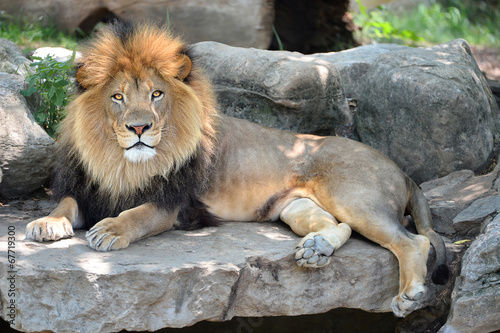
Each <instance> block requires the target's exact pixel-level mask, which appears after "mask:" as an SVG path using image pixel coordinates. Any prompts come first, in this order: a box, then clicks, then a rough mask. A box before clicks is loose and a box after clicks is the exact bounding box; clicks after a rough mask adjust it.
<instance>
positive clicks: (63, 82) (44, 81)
mask: <svg viewBox="0 0 500 333" xmlns="http://www.w3.org/2000/svg"><path fill="white" fill-rule="evenodd" d="M74 57H75V53H74V52H73V56H72V57H71V58H70V59H68V60H67V61H65V62H58V61H56V60H54V59H53V58H52V57H51V56H50V55H48V56H47V57H45V58H43V59H42V58H37V57H35V58H34V60H37V61H36V62H33V63H31V64H30V66H31V67H35V69H34V71H32V72H30V74H29V75H28V77H27V78H26V83H27V88H26V89H24V90H21V94H22V95H23V96H26V97H28V96H31V95H33V94H34V93H35V92H38V93H39V94H40V97H41V106H40V107H39V108H38V110H37V111H36V112H35V113H34V114H33V116H34V117H35V120H36V121H37V123H38V124H40V126H42V127H43V128H44V129H45V131H47V133H48V134H49V135H50V136H51V137H55V136H56V133H57V126H58V124H59V123H60V122H61V120H62V119H63V118H64V116H65V113H64V107H65V106H66V105H67V103H68V95H69V93H70V91H69V90H70V89H69V85H70V83H71V81H70V77H71V74H72V71H73V69H72V68H73V60H74Z"/></svg>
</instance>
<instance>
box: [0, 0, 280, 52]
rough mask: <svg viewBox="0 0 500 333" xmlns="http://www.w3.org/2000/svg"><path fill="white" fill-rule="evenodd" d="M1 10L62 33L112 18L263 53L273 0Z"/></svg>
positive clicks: (27, 5) (25, 4)
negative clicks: (157, 24)
mask: <svg viewBox="0 0 500 333" xmlns="http://www.w3.org/2000/svg"><path fill="white" fill-rule="evenodd" d="M0 8H2V10H3V11H5V12H7V13H9V14H12V15H16V16H17V15H19V10H20V9H21V8H22V9H23V10H22V13H23V14H25V15H33V16H37V15H40V16H43V17H47V18H48V19H51V20H53V22H54V23H55V24H56V25H57V26H58V27H59V28H61V29H64V30H67V31H70V32H73V31H75V30H76V29H77V28H79V29H82V30H83V31H84V32H91V31H92V29H93V28H94V26H95V25H96V24H97V23H99V22H100V21H102V20H105V21H106V20H110V19H113V18H114V17H120V18H132V17H133V18H134V19H138V20H141V19H148V20H156V21H162V22H167V21H168V23H169V25H170V26H172V27H173V28H174V29H175V31H176V32H177V33H179V34H181V35H183V36H184V38H185V39H186V40H187V41H189V42H190V43H194V42H199V41H206V40H214V41H218V42H222V43H226V44H229V45H235V46H242V47H258V48H267V47H268V46H269V44H270V43H271V37H272V24H273V19H274V1H273V0H258V1H245V0H235V1H231V2H230V3H228V2H227V1H226V0H216V1H206V0H184V1H177V0H155V1H147V2H143V1H135V0H119V1H117V0H99V1H79V0H66V1H37V2H33V1H31V0H18V1H11V0H0Z"/></svg>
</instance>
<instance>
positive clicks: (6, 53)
mask: <svg viewBox="0 0 500 333" xmlns="http://www.w3.org/2000/svg"><path fill="white" fill-rule="evenodd" d="M29 64H30V61H29V60H28V59H27V58H26V57H25V56H24V55H23V54H22V52H21V49H19V47H18V46H17V45H16V44H14V43H13V42H11V41H10V40H7V39H1V38H0V73H1V72H4V73H8V74H20V75H22V76H26V74H27V73H28V71H27V70H26V67H25V66H29Z"/></svg>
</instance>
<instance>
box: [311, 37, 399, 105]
mask: <svg viewBox="0 0 500 333" xmlns="http://www.w3.org/2000/svg"><path fill="white" fill-rule="evenodd" d="M406 49H407V47H406V46H402V45H397V44H372V45H365V46H360V47H356V48H352V49H349V50H345V51H341V52H328V53H317V54H313V55H311V56H312V57H315V58H318V59H321V60H325V61H328V62H331V63H332V64H334V65H335V67H337V69H338V71H339V73H340V77H341V79H342V86H343V88H344V93H345V95H346V96H347V97H350V98H360V97H361V95H360V93H361V89H362V86H363V85H364V82H365V80H366V74H367V73H368V71H369V70H370V68H371V67H372V65H373V64H374V63H375V60H376V59H377V57H378V56H380V55H382V54H386V53H389V52H395V51H400V50H406Z"/></svg>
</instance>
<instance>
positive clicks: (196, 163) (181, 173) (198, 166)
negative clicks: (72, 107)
mask: <svg viewBox="0 0 500 333" xmlns="http://www.w3.org/2000/svg"><path fill="white" fill-rule="evenodd" d="M59 156H60V158H59V159H58V160H59V161H61V162H60V163H59V164H57V165H56V167H55V170H54V178H53V179H54V181H53V186H52V193H53V199H55V200H57V201H59V200H61V199H62V198H64V197H65V196H71V197H73V198H74V199H75V200H76V201H77V203H78V208H79V212H80V217H81V218H83V222H84V227H85V228H86V229H89V228H91V227H93V226H94V225H95V224H96V223H97V222H99V221H100V220H102V219H104V218H107V217H116V216H118V215H119V214H120V213H121V212H122V211H124V210H127V209H131V208H134V207H137V206H139V205H142V204H144V203H153V204H155V205H156V206H157V207H159V208H162V209H165V210H169V211H171V210H174V209H176V208H177V207H180V212H179V219H178V222H179V224H178V225H177V228H178V229H185V230H191V229H197V228H201V227H206V226H215V225H217V224H218V221H219V220H218V219H217V218H216V217H215V216H213V215H212V214H210V213H209V212H208V210H207V207H206V206H205V205H204V204H203V203H201V202H200V201H199V200H198V196H199V195H200V194H201V193H202V192H203V191H204V190H205V189H206V184H207V181H208V175H209V172H210V168H211V164H212V161H211V156H210V155H209V154H207V153H206V152H204V151H203V149H202V148H200V149H199V150H198V152H197V153H196V155H194V156H192V157H191V159H189V160H188V162H187V163H186V164H185V165H183V166H182V167H181V168H180V169H179V170H178V171H177V172H173V173H172V174H171V175H170V176H169V177H168V178H164V177H161V176H155V177H154V178H153V179H151V182H150V185H149V186H148V187H146V188H144V189H141V190H137V191H136V192H135V193H134V194H133V195H127V196H123V197H121V198H120V199H121V200H119V202H118V204H117V205H113V204H112V202H111V200H110V199H109V196H108V195H106V194H105V193H103V192H102V191H99V185H98V184H95V183H93V182H92V181H91V179H90V177H89V176H88V175H87V174H86V172H85V170H84V168H83V166H82V163H81V162H80V161H79V159H78V157H77V156H75V154H71V153H70V152H69V149H67V148H65V147H61V148H60V150H59Z"/></svg>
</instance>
